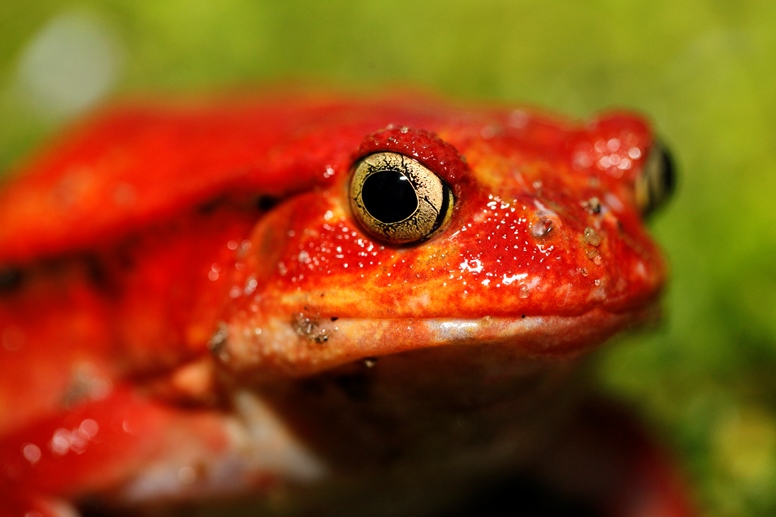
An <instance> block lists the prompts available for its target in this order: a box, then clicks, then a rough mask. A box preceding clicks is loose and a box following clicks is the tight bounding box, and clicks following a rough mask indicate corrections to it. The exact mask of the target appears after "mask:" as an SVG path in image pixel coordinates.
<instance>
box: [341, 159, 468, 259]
mask: <svg viewBox="0 0 776 517" xmlns="http://www.w3.org/2000/svg"><path fill="white" fill-rule="evenodd" d="M453 202H454V199H453V193H452V191H451V189H450V187H449V186H448V185H447V184H446V183H445V182H444V181H442V179H441V178H440V177H439V176H437V175H436V174H435V173H434V172H433V171H431V169H429V168H428V167H426V166H425V165H422V164H421V163H420V162H418V161H417V160H414V159H412V158H409V157H407V156H404V155H402V154H398V153H391V152H381V153H375V154H371V155H369V156H367V157H366V158H364V159H362V160H361V161H359V162H358V163H357V164H356V166H355V171H354V172H353V178H352V179H351V181H350V206H351V207H352V210H353V213H354V215H355V216H356V219H358V221H359V223H360V224H361V226H362V227H363V228H364V230H366V231H367V232H368V233H370V234H371V235H372V236H374V237H376V238H378V239H380V240H382V241H385V242H387V243H389V244H410V243H414V242H420V241H424V240H426V239H428V238H430V237H431V236H432V235H433V234H434V233H435V232H437V231H438V230H439V229H440V228H442V226H444V224H445V223H446V222H447V221H448V220H449V219H450V215H451V214H452V212H453Z"/></svg>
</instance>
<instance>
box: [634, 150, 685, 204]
mask: <svg viewBox="0 0 776 517" xmlns="http://www.w3.org/2000/svg"><path fill="white" fill-rule="evenodd" d="M675 187H676V173H675V171H674V164H673V160H672V159H671V155H670V154H669V153H668V151H667V150H666V149H665V148H664V147H663V146H662V145H659V144H656V145H655V146H654V147H653V148H652V151H651V152H650V154H649V156H648V157H647V161H646V163H645V164H644V169H643V170H642V171H641V175H640V176H639V177H638V178H637V179H636V203H637V204H638V206H639V209H640V210H641V214H642V215H644V216H648V215H650V214H652V213H654V212H655V210H657V209H658V208H660V207H661V206H663V205H664V204H665V203H666V201H668V199H669V198H670V197H671V194H673V192H674V188H675Z"/></svg>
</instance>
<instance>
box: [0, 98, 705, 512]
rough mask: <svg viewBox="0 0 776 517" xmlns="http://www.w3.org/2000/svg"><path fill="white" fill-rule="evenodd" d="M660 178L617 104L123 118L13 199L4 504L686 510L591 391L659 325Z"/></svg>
mask: <svg viewBox="0 0 776 517" xmlns="http://www.w3.org/2000/svg"><path fill="white" fill-rule="evenodd" d="M673 181H674V180H673V173H672V170H671V166H670V161H669V160H668V158H667V156H666V154H665V152H664V151H663V150H662V148H661V147H660V146H659V145H658V144H656V142H655V140H654V138H653V135H652V133H651V132H650V129H649V127H648V125H647V123H646V122H645V121H644V120H643V119H642V118H640V117H638V116H635V115H632V114H629V113H624V112H612V113H607V114H603V115H601V116H598V117H596V118H593V119H591V120H589V121H587V122H585V123H575V122H572V121H569V120H566V119H564V118H561V117H557V116H553V115H547V114H541V113H536V112H533V111H528V110H524V109H505V108H503V107H492V106H462V105H458V104H454V103H450V102H445V101H440V100H436V99H432V98H428V97H423V96H418V95H388V96H383V97H377V98H353V97H352V96H339V95H335V94H329V93H285V94H282V93H281V94H273V95H268V96H263V97H260V98H255V97H252V98H241V99H234V98H230V99H228V100H227V99H211V100H208V101H206V102H204V101H193V102H185V101H182V102H181V101H179V102H177V103H175V102H164V103H153V102H147V101H140V102H127V103H125V104H124V105H121V106H118V107H114V108H110V109H107V110H105V111H103V112H102V113H99V114H97V115H96V116H94V117H93V118H91V120H88V121H86V122H84V123H83V124H81V125H80V126H78V127H76V128H75V129H74V130H72V131H71V132H69V133H67V134H66V135H65V136H64V137H63V138H62V139H60V140H59V141H58V142H56V143H55V144H54V145H53V146H52V147H51V148H50V149H49V150H47V151H46V152H44V153H42V154H41V155H40V156H38V157H37V158H36V159H33V160H31V161H29V162H28V163H27V164H26V166H25V167H22V168H21V170H20V171H19V173H18V175H16V176H15V177H14V178H12V179H11V180H10V181H9V182H8V183H7V184H6V185H5V187H4V188H3V189H2V190H0V221H2V224H0V371H2V378H1V379H0V415H2V416H1V417H0V501H2V503H0V505H2V506H3V507H2V510H0V515H28V516H32V515H36V516H52V515H58V516H61V515H73V514H74V513H77V512H79V511H86V512H87V513H88V512H97V513H105V512H111V511H120V510H122V509H123V511H127V510H128V509H129V511H133V510H131V509H134V511H139V510H140V509H144V510H145V511H147V510H151V509H154V510H159V509H160V508H167V509H168V510H170V509H173V508H180V507H181V505H183V507H186V508H191V505H194V504H196V505H202V506H203V507H204V508H208V505H211V506H210V507H209V508H210V509H211V510H213V511H214V513H217V514H223V512H225V511H227V509H228V508H233V511H234V513H235V514H241V512H243V511H245V510H246V508H247V509H250V510H251V511H254V512H259V511H267V512H269V513H270V514H271V513H272V511H273V510H278V509H279V508H280V509H281V510H282V511H284V512H286V513H284V515H290V514H299V515H306V514H307V513H308V512H314V513H315V515H338V514H344V513H349V514H351V515H352V514H364V515H366V514H369V515H441V514H444V515H454V514H455V515H466V514H467V512H468V511H469V510H467V508H468V509H470V510H472V511H471V513H478V512H477V509H478V508H481V501H482V500H483V499H482V494H488V493H490V492H489V490H492V487H493V486H501V487H503V490H502V492H503V493H502V494H501V495H500V496H497V497H496V496H494V497H496V500H499V499H500V500H501V503H505V502H506V501H511V504H513V505H517V506H515V508H518V509H521V510H527V511H530V509H529V507H533V508H539V510H537V511H538V514H542V512H544V510H543V508H550V507H552V508H557V505H559V504H560V505H568V507H569V508H575V509H576V510H577V513H579V511H581V510H582V509H584V511H587V510H590V511H591V512H593V513H590V514H591V515H618V516H631V515H633V516H635V515H639V516H652V515H655V516H657V515H660V516H669V515H675V516H686V515H690V514H691V512H690V510H689V505H688V504H687V502H686V500H685V496H684V494H683V492H682V490H681V487H680V484H679V483H677V482H676V479H675V476H674V474H673V472H674V469H673V467H672V466H671V465H670V462H667V461H665V460H664V459H663V458H664V456H663V455H662V454H661V453H660V452H659V448H658V447H655V446H654V445H652V444H651V443H650V442H649V441H648V440H646V439H645V438H644V437H643V435H642V434H641V433H640V432H639V431H637V430H636V428H635V427H634V426H633V425H631V423H630V419H629V418H628V417H624V416H622V415H621V414H620V413H619V412H618V411H616V410H612V409H611V408H608V407H607V406H606V404H603V403H595V402H589V401H586V398H585V396H583V395H582V394H583V393H585V390H583V389H582V388H581V387H580V382H579V378H580V375H579V372H580V371H581V369H580V368H579V365H580V363H582V362H583V361H581V360H580V359H581V358H582V357H584V356H585V355H586V353H587V352H589V351H591V350H593V349H595V348H597V347H598V346H599V345H600V344H601V343H603V342H605V341H606V340H607V339H608V338H610V337H611V336H613V335H614V334H616V333H618V332H620V331H621V330H623V329H626V328H630V327H635V326H639V325H642V324H645V323H650V322H653V321H655V319H656V318H657V317H658V313H659V308H658V301H659V297H660V294H661V290H662V289H663V285H664V282H665V279H666V267H665V263H664V260H663V258H662V256H661V253H660V251H659V250H658V248H657V247H656V245H655V244H654V243H653V241H652V240H651V239H650V237H649V236H648V234H647V232H646V230H645V227H644V222H643V220H644V218H645V216H647V215H649V214H650V213H651V212H652V211H653V210H654V209H656V208H657V207H658V206H660V205H661V204H662V203H663V201H664V200H665V198H666V197H667V196H668V194H669V193H670V190H671V188H672V185H673ZM516 494H519V495H516ZM542 494H543V495H542ZM488 499H489V500H493V497H489V498H488ZM478 501H480V502H478ZM501 503H499V504H501ZM186 505H189V506H186ZM478 505H479V506H478ZM548 505H549V506H548ZM563 508H565V507H563ZM564 511H565V510H564ZM294 512H296V513H294ZM456 512H457V513H456ZM545 513H547V512H545ZM566 513H569V512H566ZM585 515H587V513H585Z"/></svg>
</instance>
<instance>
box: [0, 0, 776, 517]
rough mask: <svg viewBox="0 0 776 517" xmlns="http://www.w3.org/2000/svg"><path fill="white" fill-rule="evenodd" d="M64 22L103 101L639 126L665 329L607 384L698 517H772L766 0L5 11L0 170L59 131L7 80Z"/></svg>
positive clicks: (774, 310) (775, 478) (99, 0)
mask: <svg viewBox="0 0 776 517" xmlns="http://www.w3.org/2000/svg"><path fill="white" fill-rule="evenodd" d="M71 12H79V13H87V14H88V16H90V17H92V18H94V19H97V20H100V23H101V24H103V26H104V27H107V28H108V30H110V33H111V34H112V37H114V38H115V40H116V41H117V42H118V43H119V44H120V45H121V48H122V49H123V50H122V52H123V54H122V55H123V60H122V63H123V68H122V71H121V75H120V76H119V78H118V81H117V83H116V84H115V86H114V88H113V90H112V91H111V95H120V94H122V93H126V92H137V91H143V92H148V91H150V92H158V91H181V90H191V89H216V88H219V87H227V86H234V85H245V84H253V83H257V84H258V83H263V82H268V81H272V80H277V79H279V78H289V77H291V78H303V79H306V80H308V81H310V82H313V83H316V82H320V83H323V84H327V85H332V84H334V85H344V86H346V87H349V88H356V89H368V88H370V87H378V86H382V87H386V85H387V86H390V85H396V84H399V85H412V86H416V87H420V88H424V89H429V90H436V91H440V92H443V93H446V94H448V95H451V96H457V97H463V98H471V99H489V100H498V101H508V102H510V103H527V104H530V105H540V106H544V107H547V108H550V109H553V110H557V111H561V112H566V113H570V114H573V115H576V116H580V117H581V116H585V115H587V114H590V113H592V112H594V111H596V110H598V109H601V108H605V107H608V106H612V105H617V106H628V107H632V108H635V109H638V110H641V111H644V112H645V113H648V114H649V115H650V116H651V117H652V119H653V120H654V122H655V124H656V126H657V128H658V129H659V131H660V133H661V134H662V135H663V137H664V140H665V141H666V142H667V143H668V144H669V145H670V147H671V148H672V149H673V150H674V154H675V157H676V159H677V162H678V164H679V168H680V174H681V178H680V185H679V191H678V194H677V197H676V200H675V202H674V204H673V205H672V206H671V207H669V208H668V209H667V210H666V211H665V212H664V213H662V214H660V215H659V216H658V218H657V220H656V221H655V225H654V227H655V232H656V233H657V236H658V238H659V239H660V241H661V242H662V243H663V244H664V247H665V248H666V250H667V253H668V254H669V256H670V257H671V261H672V265H673V281H672V286H671V288H670V291H669V293H668V295H667V303H666V313H667V321H666V323H665V325H664V326H663V327H662V328H661V329H660V330H659V331H658V332H656V333H654V334H651V335H644V336H638V337H636V338H632V339H628V343H627V344H620V345H619V346H617V347H613V350H611V351H610V352H608V353H607V354H606V355H605V357H604V358H603V361H602V363H603V364H602V368H601V369H602V377H603V379H604V382H605V384H606V385H607V386H608V387H609V389H611V390H614V391H616V392H618V393H620V395H621V396H622V397H624V398H626V399H630V400H632V402H633V404H634V405H635V406H636V407H638V408H640V410H641V411H642V413H644V414H645V415H647V417H648V418H649V419H650V420H651V421H653V422H654V425H655V427H656V428H657V429H658V430H659V431H661V432H662V433H663V434H664V435H665V436H666V438H667V441H668V443H670V444H671V445H672V446H673V447H674V448H676V449H677V450H678V451H679V455H680V456H681V457H683V459H684V461H685V464H686V470H687V474H688V477H689V478H690V479H691V480H692V482H693V484H694V485H695V487H696V490H697V493H698V499H699V501H700V502H701V505H702V506H703V508H704V510H705V511H706V512H708V514H709V515H713V516H738V515H763V516H764V515H776V490H773V487H774V486H776V404H775V402H776V376H774V374H773V372H774V371H775V370H776V368H775V366H776V260H775V259H774V256H776V230H774V229H775V228H776V203H774V201H773V200H772V197H773V193H774V192H776V170H775V169H776V166H774V160H773V153H772V150H773V148H774V145H775V144H776V95H774V93H773V92H776V66H774V63H776V31H775V30H774V29H773V28H774V27H775V26H776V2H772V1H770V0H752V1H746V0H742V1H737V2H733V1H730V0H705V1H703V0H698V1H684V2H673V1H669V0H651V1H631V2H622V1H621V0H587V1H578V0H569V1H565V2H546V1H538V0H523V1H514V0H482V1H480V2H441V1H438V2H424V1H421V0H372V1H370V2H357V1H344V0H339V1H338V0H332V1H329V2H310V1H307V0H305V1H301V0H286V1H284V2H270V1H261V2H260V1H255V0H222V1H220V2H209V1H204V0H185V1H184V0H162V1H159V2H128V1H120V0H83V1H80V2H55V1H51V0H36V1H35V2H22V1H21V0H5V1H4V2H2V3H1V4H0V170H5V169H7V168H8V167H9V165H10V164H11V163H12V162H13V161H14V160H15V159H17V158H18V157H19V156H21V155H22V154H24V152H26V151H27V150H29V148H31V147H32V146H33V145H34V144H35V143H36V142H39V141H40V140H41V139H42V138H43V137H44V136H45V135H47V134H49V133H52V132H53V131H55V130H56V129H57V127H59V126H60V125H62V124H63V123H64V122H66V121H65V120H64V119H63V118H62V117H58V118H57V117H55V118H51V117H46V116H41V113H40V110H37V109H33V107H31V106H30V103H29V102H28V99H26V98H25V95H24V92H23V91H22V90H23V88H19V86H18V74H19V67H20V63H21V62H22V61H23V56H24V53H25V49H26V48H27V47H28V45H30V42H32V41H34V40H35V38H36V37H37V34H38V33H39V31H41V30H42V28H43V27H45V26H46V24H47V23H49V22H50V20H52V19H54V18H55V17H57V16H61V15H63V14H67V13H71Z"/></svg>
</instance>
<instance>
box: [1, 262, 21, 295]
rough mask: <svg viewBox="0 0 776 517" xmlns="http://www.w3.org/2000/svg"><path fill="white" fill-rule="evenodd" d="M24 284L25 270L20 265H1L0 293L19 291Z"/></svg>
mask: <svg viewBox="0 0 776 517" xmlns="http://www.w3.org/2000/svg"><path fill="white" fill-rule="evenodd" d="M23 284H24V271H23V270H22V268H20V267H14V266H0V295H3V294H11V293H13V292H14V291H18V290H19V289H20V288H21V287H22V285H23Z"/></svg>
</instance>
